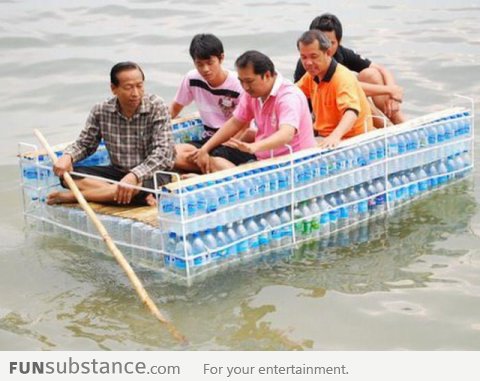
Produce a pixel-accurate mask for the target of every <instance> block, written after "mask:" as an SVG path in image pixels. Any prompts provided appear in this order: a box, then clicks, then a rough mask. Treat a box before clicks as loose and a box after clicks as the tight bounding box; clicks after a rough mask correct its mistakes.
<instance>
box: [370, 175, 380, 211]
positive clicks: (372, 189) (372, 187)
mask: <svg viewBox="0 0 480 381" xmlns="http://www.w3.org/2000/svg"><path fill="white" fill-rule="evenodd" d="M367 194H368V196H369V198H368V212H369V214H370V216H371V217H375V216H376V215H377V214H378V212H379V210H378V208H377V203H376V202H375V199H376V194H377V189H376V188H375V185H373V182H371V181H370V182H369V183H368V184H367Z"/></svg>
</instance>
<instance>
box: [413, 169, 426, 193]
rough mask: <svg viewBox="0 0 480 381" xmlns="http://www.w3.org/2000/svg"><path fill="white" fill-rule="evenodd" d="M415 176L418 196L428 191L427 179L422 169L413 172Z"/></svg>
mask: <svg viewBox="0 0 480 381" xmlns="http://www.w3.org/2000/svg"><path fill="white" fill-rule="evenodd" d="M415 175H416V176H417V180H419V182H418V192H419V193H420V194H422V193H424V192H426V191H427V190H428V179H427V177H428V176H427V173H426V172H425V170H424V169H423V168H421V167H420V168H417V169H416V170H415Z"/></svg>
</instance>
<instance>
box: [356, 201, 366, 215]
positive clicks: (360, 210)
mask: <svg viewBox="0 0 480 381" xmlns="http://www.w3.org/2000/svg"><path fill="white" fill-rule="evenodd" d="M367 211H368V201H360V202H359V203H358V213H366V212H367Z"/></svg>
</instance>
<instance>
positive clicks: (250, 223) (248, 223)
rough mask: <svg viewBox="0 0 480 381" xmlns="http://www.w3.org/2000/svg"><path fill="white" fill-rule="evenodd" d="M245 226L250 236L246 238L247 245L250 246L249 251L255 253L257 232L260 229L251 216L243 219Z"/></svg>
mask: <svg viewBox="0 0 480 381" xmlns="http://www.w3.org/2000/svg"><path fill="white" fill-rule="evenodd" d="M245 228H246V229H247V233H248V235H249V236H250V238H249V239H248V246H249V247H250V252H251V253H252V254H256V253H258V252H259V248H260V241H259V239H258V232H259V231H260V228H259V226H258V225H257V223H256V222H255V220H254V219H253V218H248V219H247V220H245Z"/></svg>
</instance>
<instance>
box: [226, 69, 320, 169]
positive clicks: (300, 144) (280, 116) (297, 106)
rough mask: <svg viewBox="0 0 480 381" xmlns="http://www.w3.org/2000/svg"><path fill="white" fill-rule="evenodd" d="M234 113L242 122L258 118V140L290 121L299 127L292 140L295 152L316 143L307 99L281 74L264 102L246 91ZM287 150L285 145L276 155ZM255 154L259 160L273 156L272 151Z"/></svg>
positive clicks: (256, 139)
mask: <svg viewBox="0 0 480 381" xmlns="http://www.w3.org/2000/svg"><path fill="white" fill-rule="evenodd" d="M233 116H234V117H235V118H236V119H238V120H240V121H241V122H250V121H251V120H252V119H255V123H256V124H257V127H258V132H257V135H256V136H255V141H259V140H263V139H265V138H268V137H269V136H270V135H272V134H273V133H275V132H277V131H278V129H279V126H280V125H282V124H288V125H290V126H292V127H295V128H296V129H297V132H296V133H295V136H294V137H293V139H292V141H291V142H290V143H289V145H290V146H291V147H292V149H293V152H296V151H300V150H302V149H305V148H311V147H315V146H316V142H315V137H314V135H313V127H312V117H311V116H310V110H309V108H308V103H307V98H305V95H304V94H303V92H302V91H301V90H300V89H299V88H298V87H297V86H295V85H294V84H293V83H292V82H290V81H288V80H287V79H284V78H283V77H282V76H281V75H280V74H277V78H276V79H275V83H274V85H273V88H272V91H271V92H270V95H269V96H268V98H267V99H266V101H265V102H262V101H261V99H260V98H253V97H251V96H250V95H249V94H247V93H244V94H243V95H242V96H241V98H240V104H239V105H238V107H237V108H236V109H235V111H234V112H233ZM288 153H289V151H288V149H287V148H286V147H279V148H277V149H275V150H273V155H274V156H280V155H285V154H288ZM255 155H256V156H257V159H259V160H262V159H267V158H269V157H270V151H265V152H257V153H256V154H255Z"/></svg>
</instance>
